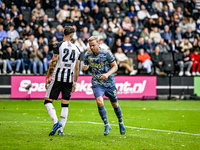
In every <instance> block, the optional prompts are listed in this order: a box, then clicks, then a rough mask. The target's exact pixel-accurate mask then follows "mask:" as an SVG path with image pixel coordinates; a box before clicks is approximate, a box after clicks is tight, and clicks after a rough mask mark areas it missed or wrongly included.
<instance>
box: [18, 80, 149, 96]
mask: <svg viewBox="0 0 200 150" xmlns="http://www.w3.org/2000/svg"><path fill="white" fill-rule="evenodd" d="M146 83H147V81H146V80H143V81H142V83H133V84H131V83H130V82H128V81H125V82H123V83H116V88H117V93H118V94H133V93H143V92H144V90H145V87H146ZM30 84H31V87H30V88H29V93H32V92H45V91H46V89H45V83H37V82H34V83H31V80H22V81H21V82H20V87H19V91H20V92H27V91H28V89H27V86H29V85H30ZM91 86H92V84H91V83H87V82H85V80H81V82H80V83H77V86H76V92H85V93H86V94H87V95H92V94H93V90H92V88H91Z"/></svg>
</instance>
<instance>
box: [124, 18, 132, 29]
mask: <svg viewBox="0 0 200 150" xmlns="http://www.w3.org/2000/svg"><path fill="white" fill-rule="evenodd" d="M131 26H132V23H131V19H130V18H129V17H127V16H126V17H125V18H124V20H123V21H122V28H123V30H125V31H127V30H129V29H130V27H131Z"/></svg>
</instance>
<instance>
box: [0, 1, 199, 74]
mask: <svg viewBox="0 0 200 150" xmlns="http://www.w3.org/2000/svg"><path fill="white" fill-rule="evenodd" d="M199 13H200V11H199V9H198V8H197V2H196V0H191V1H189V0H21V1H19V0H0V68H1V73H2V74H21V73H22V74H32V73H33V74H45V73H46V72H47V70H48V65H49V63H50V60H51V58H52V47H53V45H54V44H55V43H56V42H59V41H61V40H62V39H63V27H64V26H68V25H69V26H73V27H74V28H75V30H76V32H75V34H74V37H73V42H74V43H75V44H76V45H77V46H78V47H79V49H80V50H81V52H82V54H81V56H82V57H81V66H80V74H85V72H83V71H82V64H83V59H84V53H85V51H87V50H88V49H89V45H88V42H87V39H88V38H89V37H90V36H91V35H94V36H99V42H100V47H101V48H104V49H109V50H111V51H112V53H113V54H114V56H115V57H116V60H117V63H118V65H119V67H120V68H124V73H125V74H130V75H135V74H140V71H139V70H142V69H143V70H145V71H146V73H147V74H152V73H154V74H157V75H166V74H167V73H177V72H178V75H179V76H183V75H187V76H191V75H193V76H196V75H200V54H199V46H200V15H199ZM166 53H168V54H170V55H172V58H173V59H172V60H170V59H169V60H168V59H167V58H166V56H170V55H165V54H166ZM135 56H136V57H135ZM135 58H136V59H135ZM169 61H172V62H169ZM136 62H137V63H136ZM135 64H137V65H135ZM171 65H173V66H174V68H172V69H171V70H170V69H169V68H170V67H171ZM138 66H141V67H138ZM152 69H153V70H154V71H152Z"/></svg>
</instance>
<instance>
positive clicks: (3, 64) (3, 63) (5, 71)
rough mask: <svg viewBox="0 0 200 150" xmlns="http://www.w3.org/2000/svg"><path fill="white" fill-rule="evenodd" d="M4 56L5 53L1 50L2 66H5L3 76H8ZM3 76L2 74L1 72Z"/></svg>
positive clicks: (0, 59) (0, 61)
mask: <svg viewBox="0 0 200 150" xmlns="http://www.w3.org/2000/svg"><path fill="white" fill-rule="evenodd" d="M4 57H5V56H4V54H3V51H2V49H0V66H1V65H2V66H3V70H2V71H3V74H7V62H6V60H5V59H4ZM0 74H1V72H0Z"/></svg>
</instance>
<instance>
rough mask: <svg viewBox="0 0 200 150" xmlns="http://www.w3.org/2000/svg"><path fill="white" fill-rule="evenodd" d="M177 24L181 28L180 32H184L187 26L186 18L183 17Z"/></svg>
mask: <svg viewBox="0 0 200 150" xmlns="http://www.w3.org/2000/svg"><path fill="white" fill-rule="evenodd" d="M178 26H179V27H180V29H181V33H182V34H184V33H185V32H186V30H187V27H188V22H187V18H185V17H184V18H183V20H182V21H181V22H180V23H179V24H178Z"/></svg>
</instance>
